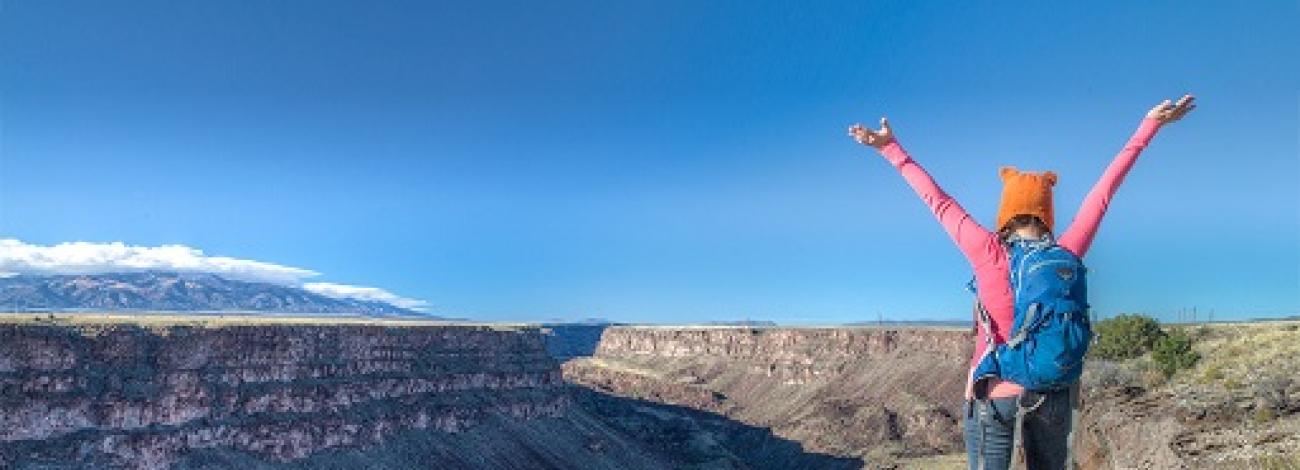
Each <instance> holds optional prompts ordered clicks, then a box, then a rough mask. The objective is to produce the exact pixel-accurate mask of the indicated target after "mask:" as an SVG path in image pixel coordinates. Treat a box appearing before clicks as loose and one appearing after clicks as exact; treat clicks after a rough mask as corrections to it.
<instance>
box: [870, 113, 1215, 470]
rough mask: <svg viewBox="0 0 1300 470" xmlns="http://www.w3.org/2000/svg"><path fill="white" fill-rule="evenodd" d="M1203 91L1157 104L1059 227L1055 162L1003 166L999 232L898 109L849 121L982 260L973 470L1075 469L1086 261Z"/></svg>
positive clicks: (973, 260)
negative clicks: (951, 189)
mask: <svg viewBox="0 0 1300 470" xmlns="http://www.w3.org/2000/svg"><path fill="white" fill-rule="evenodd" d="M1193 101H1194V98H1193V97H1192V96H1191V95H1184V96H1183V97H1182V98H1180V99H1179V100H1178V102H1177V103H1172V102H1170V101H1169V100H1165V101H1164V102H1162V103H1160V104H1159V105H1157V106H1156V107H1155V108H1153V109H1151V111H1150V112H1148V113H1147V115H1146V117H1145V118H1144V119H1143V120H1142V122H1141V123H1140V124H1139V125H1138V128H1137V131H1136V132H1135V133H1134V134H1133V136H1132V137H1131V138H1129V140H1128V143H1127V144H1125V145H1124V149H1123V150H1121V151H1120V152H1119V155H1117V156H1116V157H1115V159H1114V161H1112V162H1111V164H1110V166H1108V167H1107V168H1106V171H1105V172H1104V173H1103V174H1102V176H1101V179H1100V180H1099V181H1097V184H1096V185H1095V186H1093V188H1092V190H1091V191H1090V192H1089V193H1088V195H1087V197H1085V198H1084V200H1083V205H1082V207H1081V208H1080V209H1079V213H1078V215H1076V216H1075V219H1074V221H1073V222H1072V223H1071V224H1070V226H1069V228H1067V229H1066V230H1065V231H1063V232H1060V233H1061V235H1060V236H1059V237H1057V236H1055V235H1054V234H1055V233H1056V232H1055V231H1054V227H1055V220H1054V218H1053V211H1052V186H1054V185H1055V184H1056V174H1055V173H1053V172H1050V171H1048V172H1042V173H1029V172H1021V171H1018V170H1016V169H1015V168H1012V167H1003V168H1001V170H1000V172H999V173H1000V176H1001V178H1002V181H1003V188H1002V199H1001V202H1000V204H999V207H998V215H997V220H996V225H994V227H995V228H996V232H990V231H989V230H987V229H985V228H984V227H983V226H981V225H980V224H979V222H976V221H975V219H974V218H972V217H971V216H970V214H969V213H967V212H966V210H965V209H963V208H962V207H961V205H960V204H958V203H957V201H956V200H954V199H953V198H952V197H951V196H949V195H948V194H947V193H945V192H944V191H943V189H941V188H940V187H939V185H938V184H936V183H935V181H934V179H933V178H931V177H930V175H929V174H928V173H926V171H925V170H924V169H922V168H921V166H920V165H919V164H917V163H916V161H915V160H913V159H912V157H911V156H910V155H908V154H907V151H905V150H903V147H902V146H901V145H899V143H898V140H897V139H896V138H895V136H894V131H893V129H892V128H891V127H890V126H889V121H888V120H886V119H884V118H882V119H881V120H880V129H879V130H872V129H868V128H866V127H864V126H862V125H861V124H855V125H853V126H852V127H850V128H849V135H850V136H851V137H853V138H854V139H855V140H857V141H858V142H859V143H861V144H863V145H867V146H871V147H874V148H876V150H878V151H879V152H880V154H881V155H882V156H884V158H885V160H886V161H888V162H889V164H891V165H893V166H894V168H896V169H898V171H899V172H900V173H901V174H902V176H903V179H904V180H906V181H907V183H908V184H909V185H911V186H912V189H914V190H916V193H917V195H919V196H920V197H921V200H922V201H924V202H925V204H926V205H927V206H929V208H930V211H931V212H933V213H934V215H935V216H936V217H937V218H938V219H939V223H940V224H941V225H942V226H943V228H944V230H946V231H947V232H948V235H949V236H950V237H952V239H953V241H954V242H956V244H957V247H958V248H959V249H960V250H961V252H962V254H963V255H965V256H966V260H967V261H969V262H970V264H971V267H972V268H974V271H975V279H974V281H973V283H972V284H973V286H972V287H973V289H974V290H975V292H976V297H977V309H976V319H975V321H976V324H977V325H979V326H980V327H979V328H977V329H976V333H975V351H974V355H973V356H972V358H971V370H970V375H969V377H968V379H967V384H966V394H965V395H966V397H965V398H966V410H965V411H966V412H965V413H964V421H965V422H964V425H963V428H964V429H963V430H964V435H965V441H966V450H967V455H968V458H969V462H970V468H971V469H979V470H985V469H991V470H1001V469H1006V468H1009V466H1010V465H1011V463H1012V461H1013V459H1014V460H1020V459H1023V460H1024V462H1025V463H1026V464H1027V465H1028V467H1029V468H1030V469H1035V470H1036V469H1064V468H1068V467H1067V465H1068V463H1069V461H1070V460H1072V459H1071V456H1069V455H1068V453H1069V452H1068V449H1069V448H1070V447H1071V446H1070V445H1069V435H1070V431H1071V427H1072V421H1073V420H1072V419H1071V418H1072V416H1071V414H1072V409H1073V406H1074V404H1075V403H1077V381H1078V374H1079V373H1080V372H1081V370H1082V354H1083V352H1086V348H1087V341H1088V339H1090V338H1091V335H1092V333H1091V329H1090V327H1089V326H1088V324H1087V301H1086V289H1085V288H1084V285H1083V283H1082V278H1083V273H1084V271H1085V270H1083V268H1082V264H1081V261H1080V260H1081V259H1082V258H1083V257H1084V256H1085V255H1086V254H1087V252H1088V248H1089V246H1090V245H1091V244H1092V240H1093V236H1094V235H1095V234H1096V233H1097V227H1098V226H1099V225H1100V224H1101V219H1102V216H1103V215H1105V213H1106V209H1107V207H1109V205H1110V200H1111V197H1112V196H1114V194H1115V190H1116V189H1118V188H1119V185H1120V183H1121V182H1122V181H1123V180H1124V176H1125V175H1126V174H1128V171H1129V169H1130V168H1132V167H1133V163H1134V162H1135V161H1137V157H1138V154H1140V153H1141V152H1142V150H1143V149H1144V148H1146V146H1147V144H1148V143H1150V142H1151V138H1152V137H1154V136H1155V134H1156V132H1157V131H1158V130H1160V128H1161V126H1163V125H1165V124H1169V123H1172V122H1175V121H1177V120H1179V119H1182V117H1183V116H1186V115H1187V113H1188V112H1190V111H1191V110H1192V109H1195V108H1196V105H1195V104H1194V103H1193ZM1054 252H1055V253H1056V254H1052V253H1054ZM1043 267H1050V268H1051V269H1040V268H1043ZM1043 331H1052V332H1064V333H1062V334H1065V335H1066V339H1065V340H1064V341H1062V340H1060V338H1059V336H1060V335H1057V336H1056V337H1052V338H1047V337H1044V338H1035V335H1037V334H1039V333H1040V332H1043ZM1035 341H1037V342H1036V343H1035ZM1035 344H1037V346H1036V347H1035V346H1034V345H1035ZM1026 345H1029V346H1028V347H1026ZM1053 348H1055V349H1053ZM1079 349H1082V351H1079ZM1043 351H1051V353H1050V354H1053V356H1052V358H1055V362H1052V359H1051V358H1048V359H1046V362H1043V361H1045V360H1044V359H1043V358H1042V356H1043V355H1044V354H1049V353H1047V352H1043ZM1063 358H1074V359H1072V360H1064V359H1063ZM1044 363H1045V364H1049V366H1048V367H1044V366H1043V365H1042V364H1044ZM1051 364H1055V367H1052V366H1050V365H1051ZM1048 369H1050V370H1048ZM1045 370H1047V371H1046V372H1044V371H1045ZM1013 454H1015V455H1013Z"/></svg>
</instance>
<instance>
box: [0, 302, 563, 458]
mask: <svg viewBox="0 0 1300 470" xmlns="http://www.w3.org/2000/svg"><path fill="white" fill-rule="evenodd" d="M569 400H570V399H569V395H568V394H567V393H564V385H563V381H562V378H561V375H560V372H559V369H558V367H557V364H556V363H555V361H554V360H553V359H551V358H550V357H549V356H547V355H546V353H545V351H544V349H543V347H542V344H541V338H540V336H539V335H538V334H537V332H536V330H534V329H525V328H509V327H490V326H470V325H465V326H457V325H447V326H429V325H425V326H381V325H364V324H351V325H349V324H342V325H328V324H322V325H298V324H286V325H275V324H271V325H265V324H263V325H229V326H221V327H208V326H197V325H167V326H153V327H143V326H138V325H132V324H101V325H76V326H73V325H41V324H33V323H26V324H24V323H8V324H0V467H4V468H8V467H21V466H28V465H30V466H39V465H45V464H57V463H63V464H71V463H78V465H86V466H92V467H95V466H99V467H131V468H165V467H168V466H172V465H174V464H176V463H177V462H178V461H179V460H181V459H182V458H183V457H185V456H186V455H188V454H190V453H192V452H193V451H196V450H201V449H222V450H224V451H234V452H243V453H247V454H250V455H251V456H254V457H257V458H260V459H263V460H266V461H269V462H287V461H290V460H294V459H301V458H304V457H307V456H310V455H313V454H317V453H320V452H322V451H327V450H333V449H340V448H349V447H358V446H366V445H373V444H377V443H381V442H383V441H385V439H386V438H388V437H391V436H395V435H397V434H400V433H403V432H406V431H410V430H427V431H430V432H442V433H454V432H458V431H464V430H466V429H469V428H472V427H473V426H475V424H477V423H479V422H480V421H483V420H485V419H489V418H492V419H496V418H501V417H504V418H508V419H515V420H528V419H531V418H537V417H557V416H561V415H563V414H564V413H565V411H566V408H567V407H568V406H569Z"/></svg>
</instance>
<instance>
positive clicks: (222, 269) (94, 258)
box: [0, 239, 428, 308]
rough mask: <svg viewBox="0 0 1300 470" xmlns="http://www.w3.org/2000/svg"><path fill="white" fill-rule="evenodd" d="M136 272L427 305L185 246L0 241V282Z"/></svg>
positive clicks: (289, 268) (308, 272) (305, 271)
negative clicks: (199, 276)
mask: <svg viewBox="0 0 1300 470" xmlns="http://www.w3.org/2000/svg"><path fill="white" fill-rule="evenodd" d="M140 271H174V272H189V273H208V274H216V275H218V276H221V277H224V278H227V279H236V280H241V281H252V282H267V283H272V284H280V285H289V286H298V287H302V288H304V289H307V290H309V291H312V292H315V293H318V294H322V295H327V296H330V297H335V298H345V299H358V300H374V301H380V302H387V303H389V304H392V305H396V306H398V307H405V308H420V307H424V306H426V305H428V304H427V302H424V301H421V300H416V299H408V298H405V297H401V296H398V295H395V294H393V293H391V292H388V291H385V290H383V289H380V288H377V287H362V286H350V285H346V284H334V283H328V282H313V283H304V279H307V278H310V277H316V276H319V275H320V273H318V272H316V271H312V270H310V269H302V268H295V267H292V266H283V265H279V264H274V263H266V262H262V261H254V260H246V259H238V258H229V257H225V256H208V255H206V254H204V253H203V250H199V249H197V248H191V247H188V246H185V245H161V246H135V245H127V244H125V243H122V242H112V243H90V242H66V243H59V244H57V245H50V246H46V245H32V244H28V243H25V242H23V241H21V240H15V239H0V278H3V277H11V276H16V275H20V274H28V275H60V274H104V273H120V272H140Z"/></svg>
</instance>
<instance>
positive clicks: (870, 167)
mask: <svg viewBox="0 0 1300 470" xmlns="http://www.w3.org/2000/svg"><path fill="white" fill-rule="evenodd" d="M1248 5H1249V8H1243V7H1235V6H1227V5H1224V4H1222V3H1219V2H1214V3H1212V2H1114V3H1111V4H1110V5H1102V4H1097V3H1083V4H1075V5H1071V4H1066V5H1061V4H1054V5H1051V6H1048V5H1046V4H1043V3H1042V2H987V3H978V4H977V3H975V2H944V3H940V2H926V3H924V4H921V2H901V1H900V2H843V3H840V4H821V5H813V4H809V3H807V2H752V1H749V2H739V1H737V2H699V1H654V2H604V1H590V2H571V1H561V2H542V3H531V2H528V3H523V2H521V3H513V2H493V1H483V2H396V1H390V2H323V1H311V2H307V1H299V2H198V1H136V2H117V3H113V4H110V3H109V2H73V1H58V2H44V1H34V0H32V1H8V2H5V3H4V4H3V7H2V9H0V94H2V95H0V100H2V101H0V238H12V239H18V240H22V241H23V242H25V243H32V244H41V245H53V244H57V243H60V242H68V241H93V242H111V241H121V242H124V243H127V244H131V245H141V246H157V245H165V244H180V245H186V246H189V247H195V248H199V249H202V250H203V251H204V252H205V253H208V254H211V255H220V256H229V257H235V258H242V259H250V260H258V261H263V262H267V263H277V264H281V265H286V266H294V267H301V268H303V269H309V270H311V271H314V272H318V273H321V276H320V277H321V279H324V280H328V281H331V282H339V283H344V284H355V285H367V286H380V287H383V288H384V289H387V290H389V291H392V292H395V293H397V294H400V295H402V296H406V297H410V298H417V299H423V300H426V301H428V302H429V305H430V310H431V311H432V312H433V313H437V314H444V315H452V316H461V317H468V318H474V319H482V320H538V319H546V318H581V317H605V318H610V319H614V320H621V321H637V322H666V323H672V322H686V321H702V320H727V319H737V318H754V319H771V320H776V321H782V322H801V323H816V322H841V321H858V320H874V319H876V318H877V315H878V314H882V315H884V316H886V317H888V318H895V319H922V318H925V319H952V318H965V317H966V315H968V309H969V305H970V300H971V299H970V297H969V294H967V293H966V292H965V291H963V290H962V285H963V284H964V282H965V280H966V279H968V278H969V275H970V273H969V267H968V266H967V265H966V264H965V262H964V260H963V259H962V258H961V256H960V254H959V253H958V251H957V250H956V248H954V247H953V246H952V245H951V243H950V242H949V240H948V239H947V237H946V235H944V234H943V232H942V231H941V230H940V228H939V226H938V225H937V224H936V223H935V222H934V220H933V218H932V217H931V216H930V215H929V214H928V212H927V211H926V210H925V208H924V206H923V205H922V204H921V203H920V202H919V201H917V200H916V197H915V195H914V194H913V193H912V192H911V190H910V189H909V188H908V187H907V186H906V185H905V184H904V183H903V182H902V180H901V178H899V177H898V175H897V173H896V172H895V171H894V170H893V169H892V168H890V167H889V166H888V165H887V164H885V163H884V162H883V161H881V159H880V158H879V157H878V156H876V155H875V154H874V153H872V152H870V151H868V150H867V149H864V148H862V147H860V146H858V145H856V144H855V143H853V142H852V141H851V140H850V139H849V138H847V137H846V136H845V135H844V129H845V128H846V127H847V126H848V125H849V124H851V123H853V122H854V121H864V122H867V123H873V124H874V123H875V122H876V120H877V119H878V118H879V116H880V115H882V114H887V115H888V116H889V117H890V120H891V122H892V123H893V125H894V128H895V130H896V132H897V133H898V135H899V139H900V140H901V141H902V142H903V143H904V145H906V146H907V147H908V148H909V150H910V151H911V152H912V154H913V155H914V156H915V157H916V158H917V160H918V161H919V162H921V163H922V165H924V166H925V167H926V168H927V169H929V170H930V172H931V173H932V174H933V175H934V176H935V177H936V178H937V179H938V180H939V182H940V183H941V184H942V185H943V186H944V187H945V189H947V190H948V191H949V192H950V193H951V194H953V195H954V196H956V197H957V198H958V199H959V200H960V201H961V202H962V203H963V204H964V205H965V206H966V207H967V208H968V209H970V210H971V211H972V212H973V213H975V214H976V215H977V216H978V217H979V218H980V220H981V221H983V222H985V223H989V222H990V220H991V219H992V217H993V215H994V213H995V211H996V204H997V197H998V192H999V190H1000V186H999V182H998V179H997V176H996V169H997V167H998V166H1000V165H1005V164H1010V165H1016V166H1019V167H1021V168H1025V169H1052V170H1055V171H1057V172H1058V173H1059V174H1060V175H1061V179H1060V182H1059V183H1058V185H1057V193H1056V199H1057V204H1058V208H1057V217H1058V220H1059V221H1060V222H1061V223H1062V224H1063V223H1064V222H1068V221H1069V220H1070V219H1071V218H1072V217H1073V214H1074V212H1075V210H1076V208H1077V205H1078V203H1079V201H1080V200H1081V199H1082V197H1083V194H1084V193H1085V192H1086V191H1087V190H1088V188H1089V187H1090V186H1091V184H1092V183H1093V182H1094V181H1095V179H1096V178H1097V177H1098V176H1099V175H1100V174H1101V171H1102V169H1103V168H1104V167H1105V165H1106V164H1107V163H1108V162H1109V161H1110V159H1111V157H1113V156H1114V154H1115V152H1116V151H1118V150H1119V148H1120V147H1121V146H1122V144H1123V143H1124V141H1125V139H1127V138H1128V136H1129V135H1130V134H1131V132H1132V131H1133V129H1134V128H1135V127H1136V125H1137V123H1138V121H1139V120H1140V119H1141V117H1142V115H1143V114H1144V113H1145V111H1146V110H1147V109H1149V108H1150V107H1151V106H1153V105H1155V104H1156V103H1157V102H1159V101H1160V100H1161V99H1164V98H1173V97H1176V96H1177V95H1179V94H1181V93H1184V92H1192V93H1195V94H1196V95H1197V96H1198V98H1199V101H1200V106H1199V108H1198V109H1197V111H1196V112H1195V113H1193V114H1192V115H1191V116H1190V117H1189V118H1188V119H1186V120H1185V121H1184V122H1180V123H1178V124H1176V125H1174V126H1172V127H1169V128H1167V129H1165V130H1164V131H1162V132H1161V134H1160V135H1159V136H1158V137H1157V138H1156V140H1155V142H1154V144H1153V145H1152V146H1151V148H1149V149H1148V151H1147V152H1146V153H1145V154H1144V155H1143V156H1142V159H1141V160H1140V161H1139V163H1138V164H1137V166H1136V167H1135V168H1134V171H1133V173H1132V174H1130V176H1129V178H1128V179H1127V181H1126V183H1125V186H1124V187H1123V188H1122V189H1121V190H1120V191H1119V194H1118V196H1117V198H1116V200H1115V202H1114V204H1113V205H1112V206H1111V212H1110V214H1109V216H1108V217H1107V219H1106V221H1105V223H1104V224H1103V226H1102V231H1101V232H1100V234H1099V235H1098V237H1097V240H1096V243H1095V245H1094V248H1093V250H1092V252H1091V253H1090V255H1089V259H1088V260H1087V262H1088V264H1089V266H1090V269H1091V273H1092V277H1091V291H1092V301H1093V304H1094V307H1095V310H1097V311H1098V312H1100V313H1102V314H1104V315H1109V314H1114V313H1116V312H1120V311H1124V312H1129V311H1142V312H1148V313H1153V314H1157V315H1161V316H1165V317H1166V318H1171V317H1172V312H1175V311H1177V310H1178V309H1180V308H1190V307H1193V306H1195V307H1197V308H1198V309H1199V311H1201V312H1206V311H1209V310H1214V311H1215V312H1216V317H1217V318H1233V317H1253V316H1271V315H1282V314H1295V313H1297V312H1300V192H1298V189H1297V186H1298V184H1297V183H1300V158H1298V157H1297V155H1298V153H1300V148H1298V147H1300V131H1298V129H1300V119H1298V115H1300V61H1297V60H1296V58H1297V57H1300V28H1297V27H1296V25H1297V24H1300V22H1298V21H1297V20H1300V13H1298V11H1297V8H1298V7H1297V4H1296V3H1295V2H1293V1H1262V2H1250V3H1249V4H1248Z"/></svg>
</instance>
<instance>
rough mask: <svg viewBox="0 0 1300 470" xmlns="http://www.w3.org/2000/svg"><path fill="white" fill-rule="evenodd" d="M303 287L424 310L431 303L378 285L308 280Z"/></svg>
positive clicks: (343, 296)
mask: <svg viewBox="0 0 1300 470" xmlns="http://www.w3.org/2000/svg"><path fill="white" fill-rule="evenodd" d="M302 288H303V289H307V290H309V291H312V292H315V293H317V294H320V295H324V296H326V297H334V298H336V299H357V300H369V301H378V302H384V303H387V304H392V305H396V306H398V307H402V308H409V309H411V310H424V309H425V307H428V306H429V303H428V302H425V301H423V300H418V299H408V298H406V297H401V296H398V295H396V294H393V293H392V292H388V291H386V290H383V289H380V288H378V287H361V286H350V285H347V284H335V283H332V282H308V283H306V284H303V285H302Z"/></svg>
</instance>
